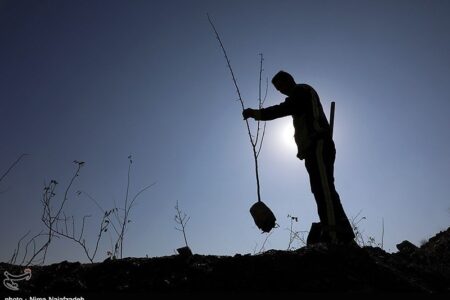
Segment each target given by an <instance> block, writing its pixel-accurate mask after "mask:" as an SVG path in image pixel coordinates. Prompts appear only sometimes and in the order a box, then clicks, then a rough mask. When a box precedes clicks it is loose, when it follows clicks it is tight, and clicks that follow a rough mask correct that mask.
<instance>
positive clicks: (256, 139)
mask: <svg viewBox="0 0 450 300" xmlns="http://www.w3.org/2000/svg"><path fill="white" fill-rule="evenodd" d="M207 17H208V21H209V24H210V25H211V27H212V29H213V30H214V33H215V35H216V38H217V40H218V41H219V44H220V48H221V49H222V52H223V55H224V57H225V60H226V62H227V66H228V69H229V71H230V73H231V78H232V80H233V84H234V86H235V88H236V92H237V94H238V98H239V102H240V103H241V107H242V110H244V109H245V105H244V100H243V99H242V96H241V92H240V90H239V86H238V84H237V80H236V76H235V75H234V72H233V68H232V67H231V62H230V59H229V58H228V54H227V51H226V50H225V46H224V45H223V42H222V39H221V38H220V35H219V33H218V31H217V29H216V27H215V26H214V23H213V22H212V20H211V18H210V16H209V14H208V15H207ZM259 55H260V68H259V88H258V91H259V92H258V95H259V97H258V107H259V108H260V109H261V108H262V105H263V103H264V100H265V97H264V99H263V98H262V95H261V94H262V93H261V81H262V73H263V60H264V58H263V55H262V54H259ZM266 95H267V89H266ZM245 124H246V128H247V133H248V137H249V140H250V144H251V146H252V151H253V159H254V162H255V176H256V192H257V196H258V201H259V202H261V188H260V181H259V166H258V156H259V153H260V151H261V147H262V142H263V139H264V133H265V129H266V123H265V122H264V126H263V130H262V133H261V127H260V121H258V122H257V128H256V134H255V135H253V134H252V131H251V129H250V125H249V122H248V120H245ZM260 138H261V139H260Z"/></svg>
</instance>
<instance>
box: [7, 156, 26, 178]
mask: <svg viewBox="0 0 450 300" xmlns="http://www.w3.org/2000/svg"><path fill="white" fill-rule="evenodd" d="M27 155H28V154H26V153H23V154H21V155H20V156H19V157H18V158H17V159H16V160H15V161H14V162H13V163H12V164H11V165H10V166H9V168H8V169H7V170H6V171H5V172H4V173H3V174H2V176H0V182H1V181H2V180H3V179H5V177H6V176H7V175H8V174H9V173H10V172H11V170H12V169H14V167H15V166H16V165H17V164H18V163H19V161H20V160H21V159H22V158H24V157H25V156H27Z"/></svg>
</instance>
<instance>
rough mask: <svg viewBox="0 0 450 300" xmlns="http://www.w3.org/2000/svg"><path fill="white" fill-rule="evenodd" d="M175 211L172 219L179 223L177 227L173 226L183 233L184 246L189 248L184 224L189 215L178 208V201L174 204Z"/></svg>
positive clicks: (187, 220)
mask: <svg viewBox="0 0 450 300" xmlns="http://www.w3.org/2000/svg"><path fill="white" fill-rule="evenodd" d="M175 211H176V215H175V218H174V220H175V222H176V223H177V224H178V225H179V227H175V229H176V230H178V231H180V232H182V233H183V237H184V243H185V244H186V247H188V248H189V245H188V242H187V238H186V224H187V223H188V222H189V220H190V219H191V217H189V216H188V215H187V214H186V213H184V212H183V211H182V210H181V209H180V206H179V205H178V201H177V204H176V205H175Z"/></svg>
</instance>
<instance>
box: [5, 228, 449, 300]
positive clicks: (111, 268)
mask: <svg viewBox="0 0 450 300" xmlns="http://www.w3.org/2000/svg"><path fill="white" fill-rule="evenodd" d="M397 248H398V250H399V251H398V252H395V253H387V252H385V251H383V250H382V249H381V248H377V247H363V248H359V247H357V246H326V245H323V244H317V245H313V246H307V247H303V248H300V249H298V250H295V251H278V250H269V251H267V252H264V253H262V254H257V255H250V254H245V255H241V254H236V255H234V256H214V255H197V254H194V255H192V256H189V255H187V256H183V255H172V256H166V257H156V258H125V259H118V260H106V261H104V262H101V263H93V264H81V263H79V262H67V261H63V262H61V263H57V264H52V265H46V266H33V267H31V270H32V277H31V278H30V280H22V281H19V282H17V283H18V285H19V291H10V290H8V289H6V288H5V286H4V285H1V287H0V292H1V295H2V297H6V299H8V297H22V299H25V298H29V297H30V296H33V297H46V299H47V300H48V299H49V297H50V296H53V297H57V296H59V297H63V296H65V297H74V296H77V297H81V296H83V297H85V299H96V298H98V297H100V296H105V295H113V296H119V297H120V296H124V297H125V296H127V297H125V298H128V296H130V295H155V294H175V295H176V294H181V293H182V294H184V293H210V292H211V293H221V294H223V293H233V294H234V293H248V294H257V293H261V294H267V293H282V292H283V293H284V292H286V293H299V294H303V293H324V292H342V293H355V294H367V293H393V292H395V293H411V294H415V293H421V294H424V295H426V294H439V295H440V294H450V227H449V228H448V229H447V230H445V231H442V232H440V233H438V234H436V235H435V236H434V237H432V238H431V239H429V240H428V242H426V243H425V244H423V245H422V246H420V247H416V246H414V245H413V244H412V243H410V242H408V241H404V242H402V243H400V244H398V245H397ZM24 269H25V267H21V266H16V265H10V264H6V263H0V274H1V275H2V276H3V274H4V272H5V271H8V272H9V273H11V274H17V275H18V274H23V273H24ZM4 278H5V277H4V276H3V277H2V279H4ZM0 299H3V298H0ZM31 299H32V298H29V299H28V300H31ZM448 299H450V298H448Z"/></svg>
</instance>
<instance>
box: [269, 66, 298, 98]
mask: <svg viewBox="0 0 450 300" xmlns="http://www.w3.org/2000/svg"><path fill="white" fill-rule="evenodd" d="M272 84H273V85H274V86H275V88H276V89H277V90H279V91H280V92H281V93H283V94H285V95H286V96H290V94H291V92H292V91H293V90H294V88H295V85H296V83H295V80H294V78H293V77H292V76H291V74H289V73H288V72H285V71H280V72H278V73H277V74H275V76H273V78H272Z"/></svg>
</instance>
